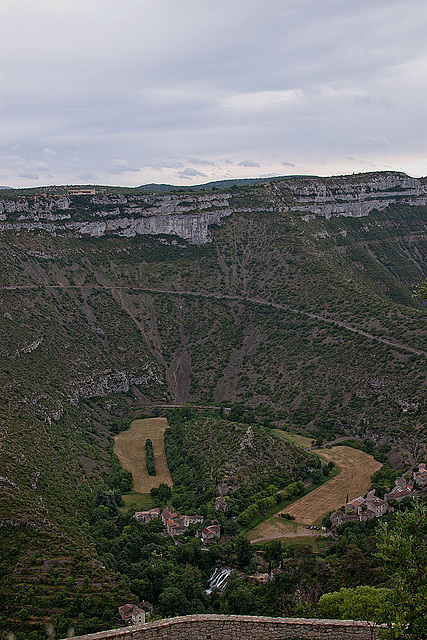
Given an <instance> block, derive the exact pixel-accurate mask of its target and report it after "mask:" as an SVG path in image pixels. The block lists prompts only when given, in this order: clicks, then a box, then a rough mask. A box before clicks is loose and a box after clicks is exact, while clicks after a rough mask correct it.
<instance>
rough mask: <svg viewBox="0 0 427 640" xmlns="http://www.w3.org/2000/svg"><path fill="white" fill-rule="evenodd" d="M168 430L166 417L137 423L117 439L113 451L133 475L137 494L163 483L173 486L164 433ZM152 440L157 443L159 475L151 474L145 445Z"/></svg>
mask: <svg viewBox="0 0 427 640" xmlns="http://www.w3.org/2000/svg"><path fill="white" fill-rule="evenodd" d="M168 427H169V425H168V421H167V420H166V418H146V419H143V420H134V421H133V422H132V423H131V425H130V428H129V429H127V431H122V432H121V433H119V434H118V435H117V436H115V438H114V448H113V451H114V453H115V454H116V456H117V457H118V459H119V460H120V464H121V465H122V467H123V468H124V469H127V470H128V471H130V472H131V473H132V476H133V488H134V491H138V492H139V493H149V491H150V489H152V488H153V487H158V486H159V485H160V483H162V482H164V483H165V484H167V485H169V486H170V487H171V486H172V478H171V475H170V473H169V468H168V464H167V460H166V454H165V444H164V433H165V431H166V429H167V428H168ZM148 438H149V439H150V440H151V441H152V443H153V451H154V463H155V465H156V475H155V476H149V475H148V473H147V467H146V459H145V458H146V456H145V442H146V440H147V439H148Z"/></svg>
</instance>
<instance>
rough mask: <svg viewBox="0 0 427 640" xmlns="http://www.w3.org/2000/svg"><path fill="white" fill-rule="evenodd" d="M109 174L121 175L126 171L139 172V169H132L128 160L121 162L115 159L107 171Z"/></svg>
mask: <svg viewBox="0 0 427 640" xmlns="http://www.w3.org/2000/svg"><path fill="white" fill-rule="evenodd" d="M108 171H109V173H111V174H112V175H121V174H122V173H126V172H127V171H139V169H134V168H132V167H131V166H130V164H129V162H128V160H122V159H121V158H115V159H114V160H113V161H112V163H111V165H110V167H109V169H108Z"/></svg>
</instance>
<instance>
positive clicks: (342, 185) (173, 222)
mask: <svg viewBox="0 0 427 640" xmlns="http://www.w3.org/2000/svg"><path fill="white" fill-rule="evenodd" d="M257 195H258V202H257V206H254V207H250V206H249V207H248V206H247V199H248V198H247V196H248V194H247V193H246V199H245V206H243V207H242V206H239V196H241V192H236V193H234V194H233V193H231V192H230V193H220V194H215V195H211V194H202V195H201V194H199V195H194V194H192V193H191V194H179V195H178V194H141V193H139V194H138V193H136V194H135V195H133V194H132V195H123V194H109V195H94V196H91V197H84V198H81V197H79V196H73V195H69V196H61V197H58V196H54V195H46V194H43V195H40V194H38V195H34V196H28V197H22V196H17V197H16V196H15V197H12V196H8V195H7V194H6V195H5V196H4V197H3V199H0V231H7V230H13V231H20V230H27V231H36V230H43V231H45V232H48V233H52V234H56V233H64V232H71V233H73V234H75V235H77V236H92V237H100V236H103V235H106V234H114V235H119V236H126V237H133V236H136V235H158V234H167V235H176V236H179V237H180V238H183V239H185V240H188V241H189V242H191V243H193V244H204V243H206V242H209V240H210V234H209V226H210V225H212V224H220V222H221V219H222V218H224V217H226V216H230V215H231V214H233V213H237V212H242V211H245V212H251V211H253V212H255V211H259V210H261V211H277V210H279V211H290V212H294V211H295V212H297V211H302V212H307V213H308V214H309V215H310V214H311V215H321V216H324V217H325V218H327V219H329V218H330V217H331V216H350V217H359V216H366V215H368V214H369V213H370V212H371V211H372V210H373V209H377V210H382V209H385V208H386V207H388V206H390V205H393V204H408V205H411V206H425V205H426V204H427V185H425V184H424V183H423V182H422V181H420V180H418V179H416V178H411V177H409V176H407V175H406V174H403V173H397V172H381V173H368V174H357V175H351V176H338V177H332V178H318V177H305V176H296V177H290V178H284V179H283V180H280V181H277V182H274V183H272V184H271V185H267V186H261V187H260V189H259V190H258V191H257ZM260 195H261V198H262V199H263V206H261V207H260V206H259V196H260ZM231 201H232V202H233V206H232V205H231Z"/></svg>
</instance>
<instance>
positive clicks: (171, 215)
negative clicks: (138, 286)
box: [0, 193, 233, 244]
mask: <svg viewBox="0 0 427 640" xmlns="http://www.w3.org/2000/svg"><path fill="white" fill-rule="evenodd" d="M230 197H231V195H230V194H228V193H225V194H221V195H199V196H193V195H192V196H188V195H187V194H185V195H184V196H183V195H170V194H166V195H146V194H137V195H131V196H125V195H122V194H112V195H101V196H96V195H95V196H93V197H91V198H86V199H85V200H82V199H81V198H77V197H74V196H69V197H62V198H57V197H53V196H44V197H33V198H30V197H27V198H22V199H17V200H9V199H7V200H0V231H1V230H3V231H8V230H9V231H12V230H13V231H21V230H26V231H36V230H43V231H45V232H47V233H53V234H56V233H64V232H67V231H68V232H72V233H73V234H76V235H78V236H91V237H95V238H99V237H100V236H104V235H106V234H114V235H119V236H126V237H133V236H136V235H160V234H166V235H176V236H179V237H180V238H183V239H184V240H188V241H189V242H191V243H193V244H203V243H206V242H208V241H209V239H210V236H209V226H210V225H212V224H220V221H221V218H223V217H225V216H229V215H231V214H232V213H233V210H232V209H231V208H230V207H229V206H228V201H229V199H230Z"/></svg>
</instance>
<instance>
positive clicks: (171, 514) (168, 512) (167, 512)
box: [162, 507, 177, 526]
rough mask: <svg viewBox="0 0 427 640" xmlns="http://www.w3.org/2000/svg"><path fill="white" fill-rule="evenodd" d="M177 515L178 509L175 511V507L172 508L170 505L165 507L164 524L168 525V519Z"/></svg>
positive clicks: (163, 513) (163, 512)
mask: <svg viewBox="0 0 427 640" xmlns="http://www.w3.org/2000/svg"><path fill="white" fill-rule="evenodd" d="M176 515H177V513H176V511H173V509H171V508H170V507H163V511H162V521H163V524H164V525H165V526H166V524H167V522H168V520H170V519H171V518H174V517H175V516H176Z"/></svg>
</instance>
